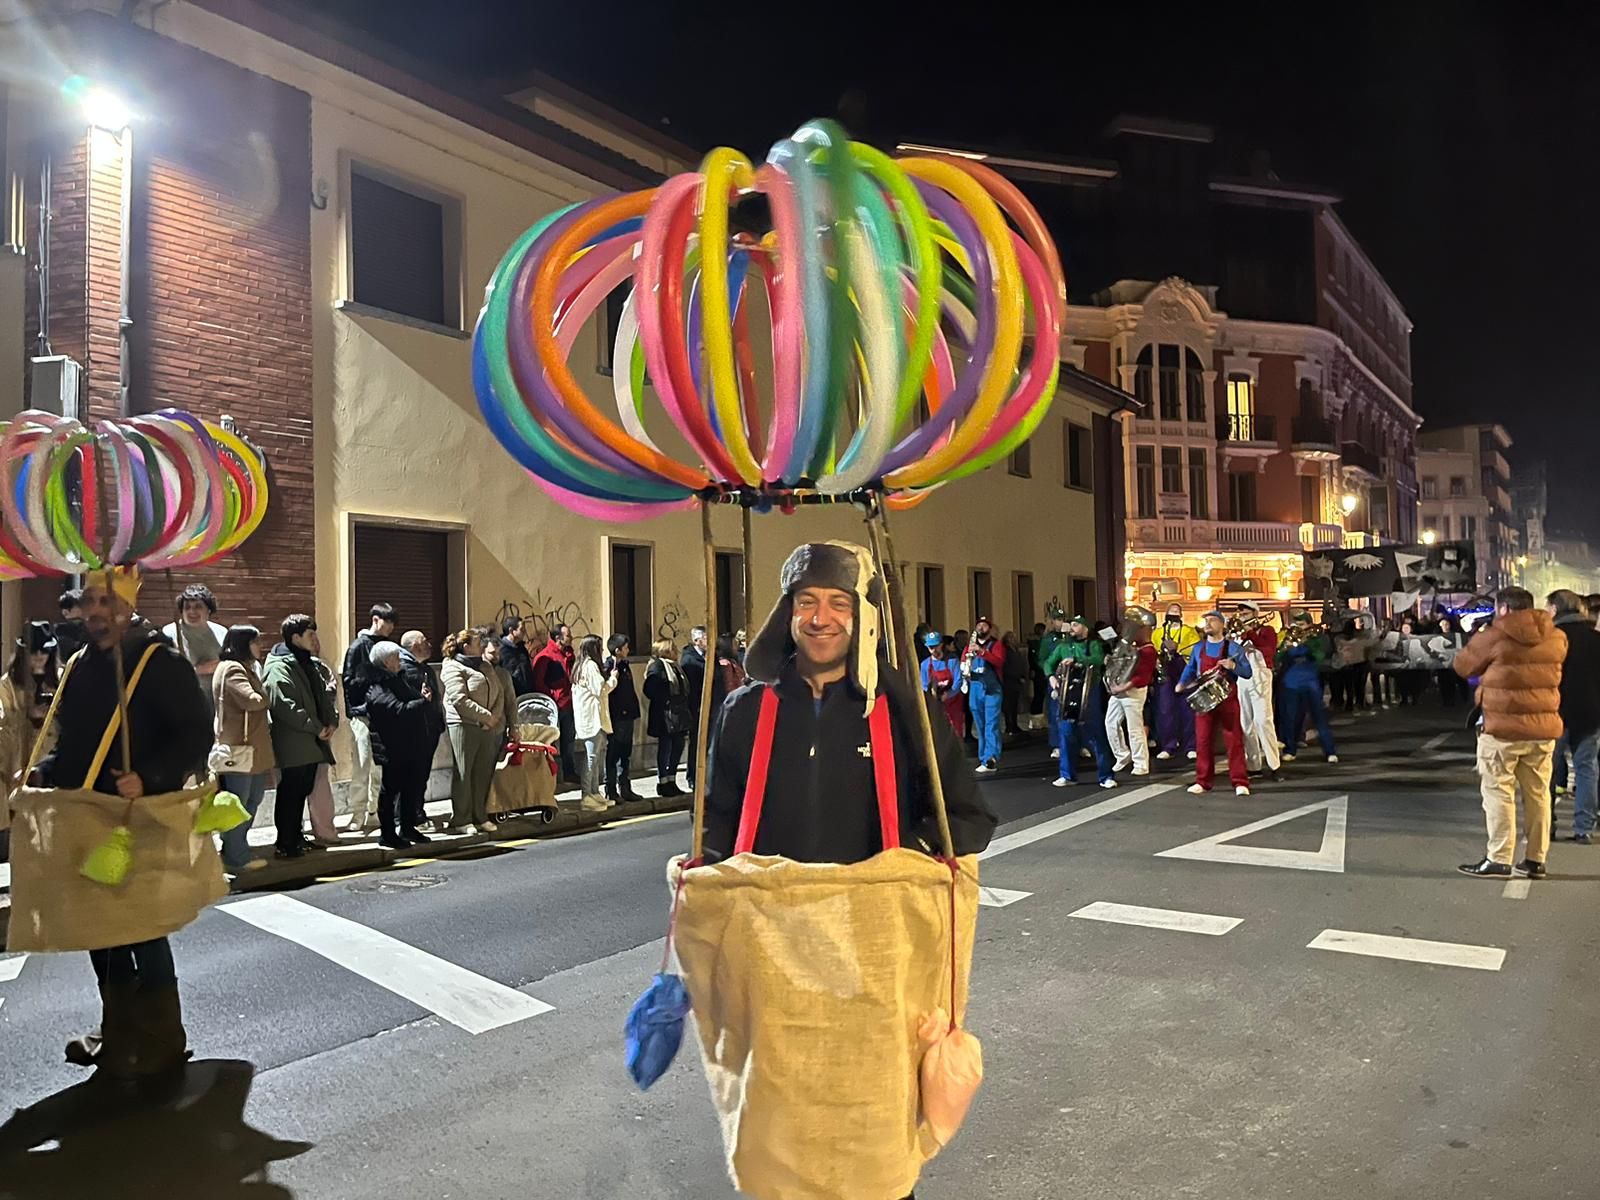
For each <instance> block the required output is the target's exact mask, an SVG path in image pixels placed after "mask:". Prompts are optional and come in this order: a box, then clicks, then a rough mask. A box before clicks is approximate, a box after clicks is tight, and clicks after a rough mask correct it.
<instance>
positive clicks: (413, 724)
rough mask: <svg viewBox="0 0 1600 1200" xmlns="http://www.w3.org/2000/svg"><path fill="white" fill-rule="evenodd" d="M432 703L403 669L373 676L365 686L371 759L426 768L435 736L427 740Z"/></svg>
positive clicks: (430, 757) (384, 764)
mask: <svg viewBox="0 0 1600 1200" xmlns="http://www.w3.org/2000/svg"><path fill="white" fill-rule="evenodd" d="M431 708H432V705H430V704H429V702H428V701H426V700H424V699H423V698H422V693H421V692H420V691H418V690H417V689H416V688H414V687H412V686H411V684H410V682H409V681H408V680H407V679H406V677H405V675H404V673H396V674H394V675H390V674H389V673H388V672H384V677H383V678H382V679H374V680H373V681H372V682H371V683H370V684H369V685H368V686H367V723H368V724H369V725H370V726H371V727H372V761H373V762H375V763H380V764H382V765H383V766H389V765H390V764H393V765H394V766H396V767H411V768H413V769H422V770H426V769H427V767H428V764H429V763H431V762H433V748H434V746H435V745H437V744H438V741H439V739H438V737H437V736H435V737H434V739H433V741H432V742H430V741H428V726H429V720H430V709H431Z"/></svg>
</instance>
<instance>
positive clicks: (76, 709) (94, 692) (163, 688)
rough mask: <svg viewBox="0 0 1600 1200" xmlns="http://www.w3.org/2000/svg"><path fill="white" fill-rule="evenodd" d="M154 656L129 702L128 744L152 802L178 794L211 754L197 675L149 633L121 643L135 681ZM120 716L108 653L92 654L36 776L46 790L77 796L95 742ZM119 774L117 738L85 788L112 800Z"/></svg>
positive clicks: (71, 682) (76, 676)
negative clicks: (143, 662)
mask: <svg viewBox="0 0 1600 1200" xmlns="http://www.w3.org/2000/svg"><path fill="white" fill-rule="evenodd" d="M152 642H154V643H156V644H157V645H158V647H159V648H158V649H157V650H156V652H155V654H154V655H153V656H152V657H151V659H150V664H149V665H148V666H147V667H145V670H144V675H143V676H141V677H140V680H139V686H138V687H137V688H135V689H134V692H133V696H132V698H131V699H130V700H129V701H128V737H129V740H130V742H131V749H132V764H133V770H134V773H135V774H136V775H138V776H139V778H140V779H141V780H142V781H143V782H144V790H145V792H146V793H147V794H149V795H152V796H154V795H160V794H161V793H162V792H176V791H179V790H181V789H182V787H183V781H184V777H185V776H187V775H188V774H189V772H190V771H192V770H194V769H195V765H196V764H197V763H200V762H201V761H203V760H204V759H205V756H206V751H207V750H209V749H210V748H211V710H210V707H209V706H208V705H207V703H206V695H205V693H204V692H202V691H201V690H200V682H199V680H198V679H197V678H196V677H195V673H194V668H193V667H192V666H190V665H189V660H188V659H186V658H184V657H183V655H181V654H179V653H178V652H177V651H176V650H175V649H173V647H172V643H171V642H169V641H167V639H166V638H164V637H162V636H161V633H160V631H158V630H157V629H155V628H153V627H152V626H149V625H136V626H134V627H133V628H132V629H130V630H129V631H128V633H127V635H126V636H125V637H124V638H123V642H122V661H123V667H124V669H125V670H126V672H127V676H128V678H129V679H130V680H131V679H132V678H133V673H134V671H135V670H136V669H137V668H138V665H139V660H140V659H141V658H142V657H144V652H145V648H146V647H147V646H149V645H150V644H151V643H152ZM116 711H117V674H116V666H115V663H114V662H113V660H112V654H111V651H110V650H101V649H99V648H98V647H96V646H90V647H89V648H88V649H87V650H85V651H84V652H83V657H82V658H80V659H79V660H78V663H77V665H76V666H75V667H73V668H72V674H71V676H69V677H68V679H67V681H66V685H65V688H64V691H63V694H62V697H61V704H60V707H58V708H57V709H56V729H57V731H58V732H59V735H60V739H59V740H58V741H57V742H56V748H55V751H54V753H52V754H51V755H50V756H49V757H48V758H45V759H44V760H42V761H41V762H40V763H39V773H40V774H41V776H43V778H44V781H45V783H46V785H47V786H49V787H59V788H81V787H83V786H85V784H84V776H85V775H87V774H88V773H89V768H90V766H91V765H92V764H93V762H94V756H95V752H96V751H97V750H98V749H99V748H100V739H101V738H102V737H104V736H105V731H106V726H107V725H109V724H110V723H111V717H112V714H113V713H115V712H116ZM121 769H122V738H121V734H120V733H119V734H118V735H117V737H116V738H115V739H114V740H113V741H112V743H111V753H110V754H108V755H106V761H105V766H104V767H103V768H102V769H101V771H100V776H99V778H98V779H95V780H93V781H92V782H91V783H90V784H89V785H88V786H90V787H92V788H93V789H94V790H95V791H97V792H105V793H106V794H108V795H113V796H114V795H116V792H117V779H116V776H115V775H113V774H112V771H113V770H121Z"/></svg>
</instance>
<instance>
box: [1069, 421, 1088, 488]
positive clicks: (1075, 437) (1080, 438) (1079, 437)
mask: <svg viewBox="0 0 1600 1200" xmlns="http://www.w3.org/2000/svg"><path fill="white" fill-rule="evenodd" d="M1064 429H1065V435H1064V455H1063V457H1064V459H1065V462H1066V474H1065V477H1064V479H1063V482H1064V483H1065V484H1066V485H1067V486H1068V487H1070V488H1082V489H1083V490H1084V491H1088V490H1089V488H1090V486H1091V484H1090V480H1092V479H1093V477H1094V475H1093V462H1092V460H1091V459H1090V457H1089V447H1090V446H1091V445H1093V443H1092V442H1091V441H1090V439H1089V430H1088V428H1087V427H1086V426H1083V425H1074V424H1073V423H1072V422H1071V421H1067V422H1065V423H1064Z"/></svg>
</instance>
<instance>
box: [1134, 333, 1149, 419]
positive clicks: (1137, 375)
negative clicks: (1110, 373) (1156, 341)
mask: <svg viewBox="0 0 1600 1200" xmlns="http://www.w3.org/2000/svg"><path fill="white" fill-rule="evenodd" d="M1152 353H1153V351H1152V350H1151V349H1150V347H1149V346H1146V347H1144V349H1142V350H1140V351H1139V353H1138V355H1137V356H1136V357H1135V358H1134V360H1133V398H1134V399H1135V400H1137V401H1138V402H1139V407H1140V408H1141V409H1143V410H1144V413H1145V415H1146V416H1148V415H1150V396H1151V387H1150V372H1151V364H1150V356H1151V354H1152Z"/></svg>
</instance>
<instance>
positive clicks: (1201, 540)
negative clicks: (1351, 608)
mask: <svg viewBox="0 0 1600 1200" xmlns="http://www.w3.org/2000/svg"><path fill="white" fill-rule="evenodd" d="M1343 538H1344V530H1343V528H1342V527H1340V526H1338V525H1317V524H1311V523H1305V524H1290V523H1288V522H1280V521H1204V520H1200V519H1198V518H1197V519H1193V520H1179V519H1174V518H1171V517H1169V518H1167V519H1165V520H1158V519H1146V520H1140V519H1138V518H1134V517H1130V518H1129V519H1128V544H1129V545H1130V546H1131V547H1133V548H1134V549H1145V550H1148V549H1165V548H1169V547H1183V548H1186V549H1187V548H1191V547H1192V548H1194V549H1198V550H1206V549H1214V550H1273V551H1297V550H1326V549H1329V548H1332V547H1337V546H1338V545H1339V544H1340V542H1341V541H1342V540H1343Z"/></svg>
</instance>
